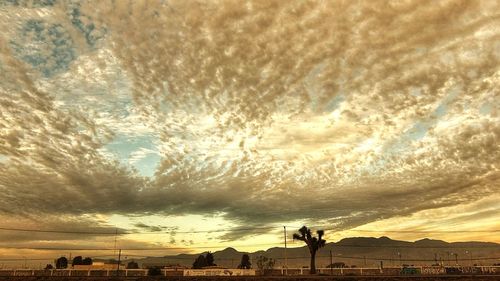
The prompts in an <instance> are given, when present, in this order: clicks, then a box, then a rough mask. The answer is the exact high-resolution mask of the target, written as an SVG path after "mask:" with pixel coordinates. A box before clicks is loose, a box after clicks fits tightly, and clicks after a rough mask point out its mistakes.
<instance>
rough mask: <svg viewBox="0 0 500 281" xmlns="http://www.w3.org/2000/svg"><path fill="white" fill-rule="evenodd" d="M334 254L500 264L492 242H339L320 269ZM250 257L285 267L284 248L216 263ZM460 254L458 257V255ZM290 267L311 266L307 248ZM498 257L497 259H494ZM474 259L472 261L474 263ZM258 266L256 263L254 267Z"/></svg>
mask: <svg viewBox="0 0 500 281" xmlns="http://www.w3.org/2000/svg"><path fill="white" fill-rule="evenodd" d="M330 251H332V255H333V262H344V263H345V264H347V265H356V266H358V267H360V266H367V267H371V266H378V265H379V264H380V261H381V260H382V261H383V263H384V265H385V266H391V265H394V266H396V265H400V264H409V265H422V264H427V265H430V264H433V263H435V262H436V261H437V262H438V263H443V264H445V265H451V264H453V265H454V264H456V260H458V263H459V264H462V265H471V264H478V265H491V264H494V263H500V244H498V243H491V242H473V241H472V242H453V243H448V242H445V241H442V240H432V239H427V238H426V239H422V240H418V241H415V242H408V241H399V240H392V239H390V238H388V237H385V236H383V237H380V238H374V237H352V238H345V239H342V240H340V241H338V242H331V243H327V244H326V245H325V247H324V248H322V249H320V251H319V252H318V254H317V259H316V264H317V266H318V267H326V266H327V265H328V264H329V263H330V257H329V256H330ZM244 253H247V254H249V256H250V258H251V260H252V263H254V261H255V259H256V258H257V257H258V256H266V257H268V258H273V259H276V260H277V262H276V266H275V267H281V266H282V265H283V264H284V259H283V258H284V247H275V248H270V249H267V250H265V251H264V250H261V251H256V252H250V253H248V252H240V251H237V250H236V249H234V248H226V249H224V250H222V251H216V252H214V253H213V254H214V257H215V263H216V264H218V265H221V266H226V267H236V266H238V264H239V263H240V261H241V256H242V255H243V254H244ZM455 254H456V256H455ZM198 255H199V254H181V255H176V256H165V257H148V258H143V259H138V260H137V259H136V261H137V262H138V263H139V264H141V265H142V264H144V265H148V264H156V265H162V264H180V265H185V266H191V265H192V263H193V262H194V260H195V259H196V257H197V256H198ZM287 257H288V259H287V264H288V266H289V267H302V266H307V265H308V264H309V251H308V249H307V247H306V246H305V245H304V246H303V247H296V248H288V249H287ZM493 258H495V259H493ZM471 259H472V260H471ZM254 266H255V264H254Z"/></svg>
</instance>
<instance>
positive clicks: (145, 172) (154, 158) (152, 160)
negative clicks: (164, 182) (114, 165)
mask: <svg viewBox="0 0 500 281" xmlns="http://www.w3.org/2000/svg"><path fill="white" fill-rule="evenodd" d="M160 160H161V156H160V155H158V154H156V153H150V154H147V155H146V156H144V157H143V158H142V159H140V160H138V161H136V162H134V164H133V165H134V167H135V168H136V169H137V171H139V173H140V174H141V175H142V176H145V177H152V176H154V173H155V171H156V168H157V166H158V164H159V163H160Z"/></svg>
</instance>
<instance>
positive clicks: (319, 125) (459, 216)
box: [0, 0, 500, 258]
mask: <svg viewBox="0 0 500 281" xmlns="http://www.w3.org/2000/svg"><path fill="white" fill-rule="evenodd" d="M499 6H500V3H499V2H498V1H489V0H484V1H480V0H478V1H468V0H467V1H466V0H454V1H445V0H442V1H422V0H418V1H319V0H318V1H273V0H265V1H243V0H242V1H177V0H171V1H166V0H165V1H160V0H158V1H153V0H152V1H145V0H137V1H126V0H123V1H81V2H80V1H73V0H68V1H55V0H33V1H29V0H2V1H0V73H1V75H0V228H2V229H0V255H1V256H2V257H5V258H20V257H50V258H53V257H54V256H57V255H61V254H64V255H67V254H68V253H67V252H69V251H68V250H67V249H69V248H73V249H75V248H83V249H84V250H81V251H76V250H74V251H73V253H81V254H83V255H106V254H107V255H109V254H110V253H111V250H106V251H104V250H90V249H114V248H124V249H134V248H135V249H139V248H140V249H143V250H141V251H139V250H137V251H135V252H134V251H129V253H137V254H158V255H165V254H177V253H190V252H200V251H203V250H207V249H209V250H216V249H222V248H224V247H226V246H233V247H234V248H236V249H238V250H243V251H253V250H258V249H267V248H270V247H275V246H282V243H283V226H287V229H288V238H289V239H290V240H291V234H292V233H293V231H296V230H297V229H298V228H299V227H300V226H301V225H308V226H312V227H317V228H324V229H326V239H327V240H328V241H337V240H339V239H342V238H344V237H352V236H374V237H379V236H383V235H386V236H389V237H391V238H395V239H402V240H409V241H414V240H418V239H422V238H425V237H429V238H434V239H443V240H446V241H465V240H477V241H491V242H500V235H498V233H499V230H500V204H499V203H498V202H500V192H499V191H500V166H499V164H500V161H499V159H500V117H499V109H500V98H499V96H500V93H499V87H498V85H499V83H500V40H499V38H500V13H499V11H500V7H499ZM8 229H18V230H17V231H15V230H8ZM19 230H48V231H62V232H66V233H56V232H32V231H30V232H28V231H19ZM82 232H83V233H82ZM116 233H118V235H116ZM289 243H291V246H292V247H294V246H301V244H299V243H298V242H295V243H293V242H292V241H290V242H289ZM47 248H49V249H47ZM50 248H54V249H56V250H50ZM169 248H170V249H169ZM85 249H86V250H85ZM144 249H146V250H148V249H149V250H148V251H145V250H144ZM158 249H160V250H158ZM113 253H114V251H113Z"/></svg>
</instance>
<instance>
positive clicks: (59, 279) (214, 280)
mask: <svg viewBox="0 0 500 281" xmlns="http://www.w3.org/2000/svg"><path fill="white" fill-rule="evenodd" d="M128 280H130V281H231V280H234V281H261V280H262V281H316V280H317V281H328V280H332V281H455V280H457V281H497V280H498V281H500V275H460V276H457V275H441V276H239V277H224V276H213V277H208V276H207V277H193V276H191V277H187V276H184V277H183V276H169V277H164V276H161V277H126V278H124V277H121V278H117V277H67V276H52V277H50V276H15V277H8V276H0V281H128Z"/></svg>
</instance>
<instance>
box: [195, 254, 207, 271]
mask: <svg viewBox="0 0 500 281" xmlns="http://www.w3.org/2000/svg"><path fill="white" fill-rule="evenodd" d="M205 266H207V259H206V258H205V256H203V255H199V256H198V257H197V258H196V260H195V261H194V263H193V268H195V269H200V268H203V267H205Z"/></svg>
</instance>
